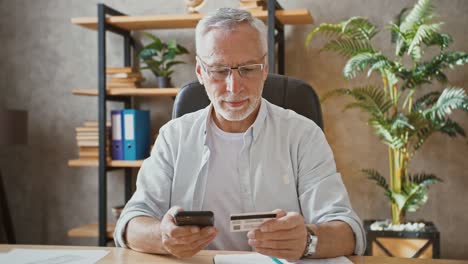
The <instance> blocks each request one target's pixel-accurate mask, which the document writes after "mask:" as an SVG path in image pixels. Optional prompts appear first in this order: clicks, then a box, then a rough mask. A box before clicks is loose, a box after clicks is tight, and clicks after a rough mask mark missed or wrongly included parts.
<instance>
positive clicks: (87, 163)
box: [68, 159, 143, 168]
mask: <svg viewBox="0 0 468 264" xmlns="http://www.w3.org/2000/svg"><path fill="white" fill-rule="evenodd" d="M141 164H143V160H110V161H109V162H107V166H108V167H114V168H139V167H141ZM98 165H99V161H98V160H97V159H96V160H95V159H89V160H87V159H76V160H69V161H68V166H70V167H97V166H98Z"/></svg>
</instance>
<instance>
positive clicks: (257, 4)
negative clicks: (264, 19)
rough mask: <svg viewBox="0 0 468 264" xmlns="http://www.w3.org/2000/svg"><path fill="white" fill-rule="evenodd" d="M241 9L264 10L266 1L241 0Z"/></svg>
mask: <svg viewBox="0 0 468 264" xmlns="http://www.w3.org/2000/svg"><path fill="white" fill-rule="evenodd" d="M239 8H240V9H244V10H247V11H250V12H252V11H263V10H266V2H265V1H263V0H260V1H259V0H240V5H239Z"/></svg>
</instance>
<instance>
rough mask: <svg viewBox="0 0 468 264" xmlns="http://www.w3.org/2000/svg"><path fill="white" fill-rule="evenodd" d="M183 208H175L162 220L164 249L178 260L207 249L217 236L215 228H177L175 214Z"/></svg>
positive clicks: (161, 228)
mask: <svg viewBox="0 0 468 264" xmlns="http://www.w3.org/2000/svg"><path fill="white" fill-rule="evenodd" d="M178 211H182V208H180V207H177V206H174V207H172V208H171V209H169V211H168V212H167V213H166V214H165V215H164V217H163V219H162V220H161V224H160V230H161V239H162V245H163V247H164V249H165V250H166V251H167V252H169V253H170V254H172V255H174V256H176V257H178V258H188V257H191V256H193V255H195V254H196V253H197V252H199V251H200V250H202V249H203V248H205V247H206V246H207V245H208V244H209V243H210V242H211V241H212V240H213V239H214V238H215V237H216V234H217V230H216V229H215V228H214V227H204V228H201V229H200V228H199V227H198V226H176V224H175V220H174V214H175V213H176V212H178Z"/></svg>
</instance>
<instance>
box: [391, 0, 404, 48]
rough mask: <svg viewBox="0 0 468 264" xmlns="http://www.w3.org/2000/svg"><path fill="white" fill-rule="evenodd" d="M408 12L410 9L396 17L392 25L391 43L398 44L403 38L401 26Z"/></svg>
mask: <svg viewBox="0 0 468 264" xmlns="http://www.w3.org/2000/svg"><path fill="white" fill-rule="evenodd" d="M406 11H408V8H407V7H405V8H403V9H402V10H401V11H400V13H398V15H396V16H395V19H394V23H390V34H391V42H392V43H396V42H397V39H398V38H401V32H400V25H401V22H402V20H403V16H404V14H405V13H406Z"/></svg>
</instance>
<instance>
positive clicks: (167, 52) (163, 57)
mask: <svg viewBox="0 0 468 264" xmlns="http://www.w3.org/2000/svg"><path fill="white" fill-rule="evenodd" d="M144 34H145V36H147V37H149V38H150V39H151V40H152V42H151V43H149V44H148V45H146V46H144V47H143V48H142V49H141V50H140V51H139V53H138V56H139V57H140V59H141V60H142V62H143V63H145V64H146V66H145V67H142V69H143V70H145V69H148V70H151V71H152V72H153V73H154V74H155V75H156V78H157V80H158V87H161V88H165V87H171V84H170V81H171V79H170V77H171V74H172V73H173V70H172V67H173V66H175V65H177V64H182V63H185V62H184V61H180V60H175V58H176V57H177V56H179V55H182V54H188V53H189V52H188V51H187V49H186V48H185V47H183V46H182V45H179V44H177V42H176V41H175V40H171V41H169V42H168V43H165V42H163V41H161V39H160V38H158V37H156V36H155V35H153V34H151V33H147V32H144Z"/></svg>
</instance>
